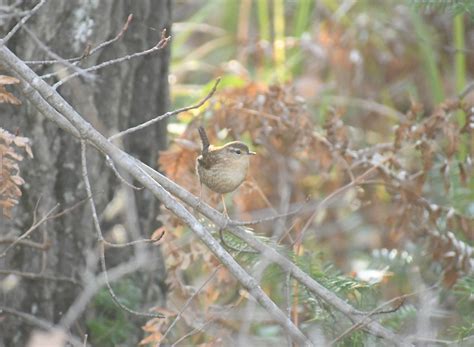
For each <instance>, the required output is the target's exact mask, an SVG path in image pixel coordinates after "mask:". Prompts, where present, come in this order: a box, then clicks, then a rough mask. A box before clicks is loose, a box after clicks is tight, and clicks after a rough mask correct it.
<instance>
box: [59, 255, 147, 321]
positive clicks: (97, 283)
mask: <svg viewBox="0 0 474 347" xmlns="http://www.w3.org/2000/svg"><path fill="white" fill-rule="evenodd" d="M148 264H150V258H149V257H148V255H147V254H144V255H142V256H135V257H134V258H133V259H132V260H130V261H128V262H126V263H123V264H120V265H118V266H116V267H114V268H111V269H109V270H108V272H107V273H106V272H102V273H101V274H100V275H98V276H96V277H93V278H91V279H90V280H89V281H88V282H87V285H86V286H85V287H84V290H83V291H82V292H81V294H80V295H79V296H78V297H77V298H76V299H75V301H74V303H73V304H72V305H71V306H70V307H69V309H68V311H67V312H66V313H65V314H64V315H63V317H62V318H61V320H60V321H59V323H58V326H60V327H61V328H63V329H65V330H69V329H70V328H71V327H72V325H73V323H74V322H75V321H76V320H77V319H78V318H79V317H80V315H81V314H82V312H84V310H85V309H86V308H87V304H88V303H89V301H90V300H91V299H92V297H93V296H94V295H95V294H96V293H97V292H98V291H99V289H100V288H102V287H103V286H105V285H107V282H108V281H110V282H113V281H116V280H118V279H120V278H122V277H123V276H125V275H127V274H130V273H135V272H136V271H137V270H139V269H140V268H142V267H144V266H146V265H148Z"/></svg>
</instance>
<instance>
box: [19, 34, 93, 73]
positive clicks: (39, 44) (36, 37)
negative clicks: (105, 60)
mask: <svg viewBox="0 0 474 347" xmlns="http://www.w3.org/2000/svg"><path fill="white" fill-rule="evenodd" d="M23 29H24V30H25V32H26V33H27V34H28V35H30V37H31V38H32V39H33V41H34V42H35V43H36V44H37V45H38V47H40V48H41V49H42V50H43V51H45V52H46V53H47V54H48V55H50V56H52V57H53V58H54V59H56V60H57V61H59V62H61V63H62V64H64V65H66V66H67V67H69V68H71V69H73V70H74V71H76V73H77V74H78V75H80V76H82V77H84V78H87V79H89V80H91V81H93V80H94V79H95V75H94V74H91V73H88V72H87V71H85V70H84V69H81V68H80V67H78V66H77V65H76V64H71V63H69V62H68V61H67V60H66V59H63V58H62V57H60V56H59V55H58V54H56V53H54V52H53V51H52V50H51V49H50V48H49V47H48V46H46V45H45V44H44V43H43V42H42V41H41V40H40V39H39V38H38V36H36V35H35V33H34V32H33V31H31V30H30V29H28V27H26V26H25V27H24V28H23Z"/></svg>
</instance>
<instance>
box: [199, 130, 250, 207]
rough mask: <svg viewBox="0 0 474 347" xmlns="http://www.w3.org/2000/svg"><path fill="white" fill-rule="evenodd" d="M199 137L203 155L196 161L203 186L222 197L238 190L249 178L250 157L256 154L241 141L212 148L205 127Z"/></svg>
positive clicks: (200, 131)
mask: <svg viewBox="0 0 474 347" xmlns="http://www.w3.org/2000/svg"><path fill="white" fill-rule="evenodd" d="M199 136H200V137H201V141H202V154H201V155H200V156H199V157H198V158H197V160H196V171H197V174H198V176H199V180H200V182H201V184H204V185H205V186H206V187H208V188H209V189H210V190H212V191H214V192H216V193H219V194H221V196H222V194H225V193H230V192H232V191H234V190H236V189H237V188H238V187H239V186H240V185H241V184H242V182H243V181H244V180H245V177H246V176H247V171H248V168H249V157H250V156H251V155H255V154H256V153H255V152H252V151H250V150H249V148H248V146H247V145H246V144H245V143H243V142H240V141H232V142H229V143H226V144H225V145H223V146H212V145H210V144H209V139H208V137H207V134H206V131H205V130H204V128H203V127H199ZM224 211H225V212H227V211H226V207H225V204H224Z"/></svg>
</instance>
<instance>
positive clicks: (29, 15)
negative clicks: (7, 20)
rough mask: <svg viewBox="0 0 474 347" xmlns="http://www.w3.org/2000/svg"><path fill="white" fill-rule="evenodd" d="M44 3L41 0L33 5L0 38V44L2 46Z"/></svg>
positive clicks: (44, 1) (44, 0)
mask: <svg viewBox="0 0 474 347" xmlns="http://www.w3.org/2000/svg"><path fill="white" fill-rule="evenodd" d="M45 3H46V0H41V1H40V2H39V3H38V4H36V6H35V7H33V8H32V9H31V10H30V11H29V12H28V14H27V15H26V16H24V17H23V18H22V19H20V21H19V22H18V23H16V25H15V26H14V27H13V29H12V30H10V32H9V33H8V34H6V35H5V37H4V38H3V39H1V40H0V45H1V46H4V45H6V43H7V42H8V41H9V40H10V39H11V38H12V36H13V35H15V33H16V32H17V31H18V30H20V28H21V27H22V26H23V25H25V23H26V22H27V21H28V19H30V18H31V17H32V16H33V15H34V14H35V13H36V12H38V10H39V9H40V8H41V7H42V6H43V5H44V4H45Z"/></svg>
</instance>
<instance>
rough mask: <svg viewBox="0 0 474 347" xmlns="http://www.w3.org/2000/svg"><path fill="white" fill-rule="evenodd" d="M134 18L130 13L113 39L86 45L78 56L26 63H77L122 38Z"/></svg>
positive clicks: (52, 74)
mask: <svg viewBox="0 0 474 347" xmlns="http://www.w3.org/2000/svg"><path fill="white" fill-rule="evenodd" d="M132 19H133V14H129V15H128V18H127V21H126V22H125V24H124V26H123V27H122V29H121V30H120V32H119V33H118V34H117V35H116V36H115V37H114V38H113V39H110V40H107V41H104V42H102V43H101V44H99V45H98V46H97V47H94V48H93V49H91V47H90V46H89V45H88V46H86V48H85V49H84V52H83V53H82V54H81V55H80V56H78V57H74V58H68V59H51V60H26V61H25V64H28V65H50V64H56V63H64V62H67V63H76V64H77V63H78V62H80V61H81V60H83V59H85V58H87V57H90V56H91V55H93V54H94V53H96V52H97V51H99V50H100V49H102V48H105V47H107V46H109V45H110V44H112V43H114V42H115V41H117V40H119V39H121V38H122V36H123V34H125V32H126V31H127V30H128V27H129V25H130V23H131V21H132ZM76 64H74V65H76ZM61 71H63V70H61ZM58 73H59V72H54V73H51V74H49V75H44V76H43V78H48V77H52V76H54V75H57V74H58Z"/></svg>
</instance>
